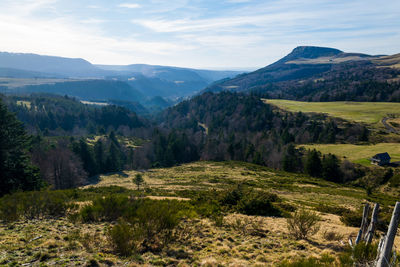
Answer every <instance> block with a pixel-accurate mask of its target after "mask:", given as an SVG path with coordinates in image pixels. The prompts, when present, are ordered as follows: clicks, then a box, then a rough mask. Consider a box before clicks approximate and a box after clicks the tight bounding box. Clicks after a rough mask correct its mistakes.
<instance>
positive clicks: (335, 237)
mask: <svg viewBox="0 0 400 267" xmlns="http://www.w3.org/2000/svg"><path fill="white" fill-rule="evenodd" d="M323 236H324V238H325V240H327V241H340V240H342V239H343V237H344V235H342V234H340V233H338V232H334V231H325V232H324V234H323Z"/></svg>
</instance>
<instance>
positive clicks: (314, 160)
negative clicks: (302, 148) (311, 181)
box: [305, 149, 322, 177]
mask: <svg viewBox="0 0 400 267" xmlns="http://www.w3.org/2000/svg"><path fill="white" fill-rule="evenodd" d="M305 171H306V173H308V174H309V175H310V176H314V177H321V174H322V165H321V159H320V156H319V152H318V151H317V150H315V149H313V150H311V151H309V152H308V155H307V158H306V163H305Z"/></svg>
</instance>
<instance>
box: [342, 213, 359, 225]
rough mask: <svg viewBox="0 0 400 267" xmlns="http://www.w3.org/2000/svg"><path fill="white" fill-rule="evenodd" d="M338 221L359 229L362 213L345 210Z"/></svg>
mask: <svg viewBox="0 0 400 267" xmlns="http://www.w3.org/2000/svg"><path fill="white" fill-rule="evenodd" d="M340 221H341V222H342V223H344V224H345V225H346V226H351V227H359V226H360V225H361V221H362V213H361V212H356V211H351V210H347V211H346V212H344V213H343V214H342V216H340Z"/></svg>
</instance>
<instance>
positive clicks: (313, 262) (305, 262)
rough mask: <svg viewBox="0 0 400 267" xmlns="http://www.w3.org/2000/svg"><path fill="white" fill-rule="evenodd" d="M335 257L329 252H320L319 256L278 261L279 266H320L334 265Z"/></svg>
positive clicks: (328, 266)
mask: <svg viewBox="0 0 400 267" xmlns="http://www.w3.org/2000/svg"><path fill="white" fill-rule="evenodd" d="M334 262H335V258H334V257H332V256H330V255H329V254H322V255H321V257H320V258H315V257H309V258H305V259H297V260H292V261H287V260H286V261H284V262H282V263H280V264H279V265H278V266H279V267H320V266H326V267H330V266H334Z"/></svg>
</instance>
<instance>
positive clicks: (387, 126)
mask: <svg viewBox="0 0 400 267" xmlns="http://www.w3.org/2000/svg"><path fill="white" fill-rule="evenodd" d="M388 119H389V118H387V117H385V118H383V119H382V124H383V126H385V128H386V130H388V131H389V133H395V134H399V132H398V131H397V130H396V129H395V128H393V127H392V126H391V125H390V124H388V123H387V122H386V121H387V120H388Z"/></svg>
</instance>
